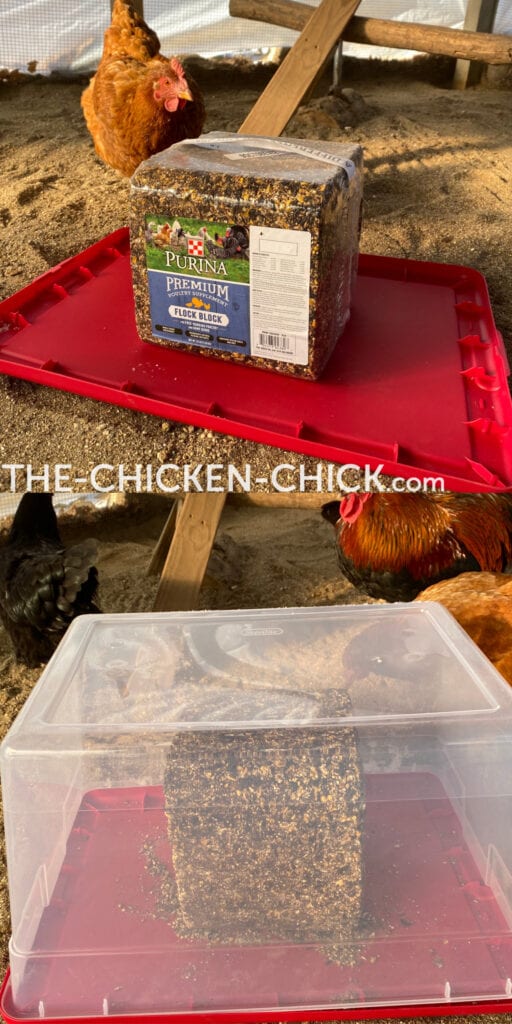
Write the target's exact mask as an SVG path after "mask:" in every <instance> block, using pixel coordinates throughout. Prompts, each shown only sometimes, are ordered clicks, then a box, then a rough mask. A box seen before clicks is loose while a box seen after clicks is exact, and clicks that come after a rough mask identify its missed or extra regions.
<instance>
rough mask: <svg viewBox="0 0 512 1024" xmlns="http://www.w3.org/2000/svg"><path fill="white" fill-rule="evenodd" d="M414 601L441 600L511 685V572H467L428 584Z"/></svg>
mask: <svg viewBox="0 0 512 1024" xmlns="http://www.w3.org/2000/svg"><path fill="white" fill-rule="evenodd" d="M416 600H417V601H440V602H441V604H444V606H445V608H447V609H448V611H449V612H451V613H452V615H453V616H454V617H455V618H456V619H457V621H458V622H459V623H460V625H461V626H462V627H463V629H465V630H466V633H469V636H470V637H471V639H472V640H474V641H475V643H476V644H478V647H480V649H481V650H482V651H483V652H484V654H486V655H487V657H488V658H489V661H492V663H493V665H495V666H496V668H497V669H498V671H499V672H501V674H502V676H503V677H504V678H505V679H506V680H507V682H508V683H510V684H511V685H512V576H509V575H508V574H504V573H491V572H469V573H464V574H463V575H462V576H457V577H456V578H455V579H451V580H442V581H441V582H440V583H435V584H434V585H433V586H431V587H427V589H426V590H424V591H423V592H422V593H421V594H419V595H418V597H417V598H416Z"/></svg>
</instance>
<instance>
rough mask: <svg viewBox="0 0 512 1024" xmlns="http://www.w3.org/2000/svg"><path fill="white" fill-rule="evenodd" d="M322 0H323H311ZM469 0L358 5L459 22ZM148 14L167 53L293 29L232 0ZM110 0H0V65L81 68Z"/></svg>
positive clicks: (176, 5) (183, 4) (213, 50)
mask: <svg viewBox="0 0 512 1024" xmlns="http://www.w3.org/2000/svg"><path fill="white" fill-rule="evenodd" d="M309 2H310V3H318V2H319V0H309ZM466 2H467V0H430V2H428V0H363V3H362V4H361V6H360V8H359V10H358V13H359V14H361V15H364V16H366V17H378V18H395V19H397V20H400V21H416V22H425V23H428V24H432V25H447V26H451V27H453V28H462V26H463V23H464V14H465V9H466ZM144 14H145V17H146V18H147V21H148V22H149V23H150V25H151V26H152V27H153V28H154V29H155V31H156V32H157V33H158V35H159V37H160V40H161V43H162V51H163V52H164V53H169V54H171V53H179V54H186V53H200V54H203V55H205V56H207V55H212V54H218V53H223V54H226V53H241V52H249V51H253V50H259V49H262V48H266V47H274V46H286V45H289V44H291V43H293V42H294V40H295V39H296V33H294V32H290V31H287V30H285V29H280V28H277V27H275V26H271V25H262V24H261V23H259V22H252V21H245V20H242V19H238V18H236V19H235V18H230V16H229V11H228V0H144ZM109 19H110V6H109V0H80V2H78V3H73V2H71V0H0V68H1V67H4V68H9V69H15V68H17V69H19V70H21V71H23V70H26V69H27V65H28V64H29V63H30V62H31V61H37V68H36V70H37V71H39V72H42V73H44V74H49V73H50V72H51V71H61V72H69V71H71V72H84V71H89V70H91V69H92V68H94V67H95V66H96V64H97V62H98V59H99V57H100V54H101V47H102V38H103V32H104V30H105V28H106V27H107V24H108V22H109ZM495 31H496V32H503V33H511V34H512V0H501V2H500V5H499V8H498V14H497V18H496V23H495ZM344 52H345V53H347V54H352V55H355V56H379V57H408V56H413V54H412V53H411V52H409V51H404V50H384V49H382V48H381V47H362V46H356V45H354V44H346V46H345V47H344Z"/></svg>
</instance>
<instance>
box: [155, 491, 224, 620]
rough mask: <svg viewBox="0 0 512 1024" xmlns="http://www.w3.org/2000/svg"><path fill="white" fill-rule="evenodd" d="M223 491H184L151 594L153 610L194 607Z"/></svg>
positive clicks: (176, 609)
mask: <svg viewBox="0 0 512 1024" xmlns="http://www.w3.org/2000/svg"><path fill="white" fill-rule="evenodd" d="M225 502H226V494H187V495H186V497H185V499H184V501H183V508H182V509H181V512H180V515H179V519H178V522H177V524H176V529H175V531H174V536H173V539H172V543H171V546H170V548H169V552H168V555H167V558H166V560H165V565H164V568H163V572H162V575H161V577H160V583H159V586H158V590H157V593H156V597H155V602H154V605H153V608H154V610H155V611H158V612H162V611H188V610H190V609H192V608H195V607H196V606H197V598H198V596H199V590H200V587H201V583H202V582H203V578H204V574H205V572H206V567H207V565H208V559H209V557H210V552H211V549H212V546H213V542H214V540H215V534H216V533H217V527H218V525H219V521H220V517H221V515H222V510H223V508H224V504H225Z"/></svg>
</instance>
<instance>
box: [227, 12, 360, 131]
mask: <svg viewBox="0 0 512 1024" xmlns="http://www.w3.org/2000/svg"><path fill="white" fill-rule="evenodd" d="M359 3H360V0H322V3H321V4H320V6H319V7H317V8H316V10H315V12H314V14H312V15H311V17H310V19H309V20H308V22H307V24H306V27H305V28H304V29H303V31H302V33H301V35H300V36H299V38H298V39H297V41H296V43H295V44H294V46H292V49H291V50H290V52H289V53H288V54H287V56H286V57H285V59H284V61H283V63H282V64H280V66H279V67H278V69H277V71H276V73H275V74H274V75H273V76H272V78H271V80H270V82H269V83H268V85H267V87H266V89H264V90H263V92H262V94H261V96H260V97H259V99H258V100H257V101H256V103H255V104H254V106H253V108H252V110H251V112H250V114H248V116H247V117H246V119H245V121H244V123H243V124H242V126H241V127H240V132H241V133H242V134H243V135H280V134H281V132H282V131H284V129H285V128H286V125H287V124H288V121H289V120H290V118H291V117H293V114H294V113H295V111H296V110H297V107H298V106H299V105H300V103H301V100H302V99H303V97H304V96H305V95H306V93H307V91H308V89H309V86H310V85H311V83H312V82H313V81H314V79H315V78H316V76H317V75H318V73H319V71H321V69H322V67H323V65H324V64H325V62H326V60H327V59H328V57H329V55H330V53H331V51H332V49H333V47H334V46H335V45H336V43H337V41H338V39H339V38H340V37H341V35H342V33H343V29H344V28H345V25H346V24H347V22H349V21H350V19H351V17H352V15H353V14H354V12H355V11H356V10H357V8H358V7H359Z"/></svg>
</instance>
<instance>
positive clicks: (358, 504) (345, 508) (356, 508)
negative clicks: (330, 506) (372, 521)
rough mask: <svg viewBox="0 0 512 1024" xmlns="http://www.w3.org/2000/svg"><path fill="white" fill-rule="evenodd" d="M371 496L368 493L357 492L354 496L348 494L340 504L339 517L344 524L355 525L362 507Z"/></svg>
mask: <svg viewBox="0 0 512 1024" xmlns="http://www.w3.org/2000/svg"><path fill="white" fill-rule="evenodd" d="M370 497H371V495H370V493H369V492H368V491H359V492H357V493H356V494H349V495H348V496H347V497H346V498H342V499H341V502H340V517H341V519H343V522H344V523H355V521H356V519H358V518H359V516H360V515H361V512H362V511H363V506H364V505H365V503H366V502H367V501H368V498H370Z"/></svg>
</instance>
